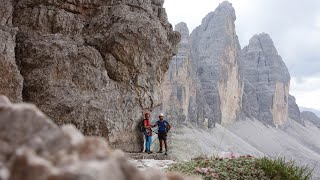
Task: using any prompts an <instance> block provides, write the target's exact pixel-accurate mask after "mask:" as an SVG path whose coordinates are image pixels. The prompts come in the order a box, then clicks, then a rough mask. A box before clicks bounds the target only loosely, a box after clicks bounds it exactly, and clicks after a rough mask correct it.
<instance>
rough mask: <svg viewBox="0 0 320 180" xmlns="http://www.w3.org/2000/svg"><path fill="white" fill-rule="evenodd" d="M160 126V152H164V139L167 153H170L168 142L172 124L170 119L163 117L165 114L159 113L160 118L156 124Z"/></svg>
mask: <svg viewBox="0 0 320 180" xmlns="http://www.w3.org/2000/svg"><path fill="white" fill-rule="evenodd" d="M155 126H158V139H159V144H160V150H159V151H158V153H162V141H163V142H164V147H165V149H166V152H165V155H168V144H167V133H168V131H169V130H170V127H171V126H170V124H169V123H168V121H166V120H164V119H163V114H162V113H161V114H159V120H158V121H157V123H156V124H155V125H154V127H155Z"/></svg>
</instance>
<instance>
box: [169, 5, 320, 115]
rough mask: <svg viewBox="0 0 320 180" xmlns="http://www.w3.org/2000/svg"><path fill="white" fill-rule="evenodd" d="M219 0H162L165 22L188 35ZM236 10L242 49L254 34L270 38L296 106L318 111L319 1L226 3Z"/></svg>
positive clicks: (319, 100) (319, 57)
mask: <svg viewBox="0 0 320 180" xmlns="http://www.w3.org/2000/svg"><path fill="white" fill-rule="evenodd" d="M221 2H223V0H165V5H164V6H165V8H166V10H167V14H168V18H169V21H170V22H171V23H172V25H175V24H177V23H179V22H181V21H184V22H186V23H187V24H188V27H189V30H190V33H191V31H192V30H193V29H194V28H195V27H197V26H199V25H200V23H201V20H202V18H203V17H205V16H206V15H207V14H208V13H209V12H211V11H214V10H215V8H216V7H217V6H218V5H219V3H221ZM229 2H231V3H232V4H233V7H234V8H235V10H236V15H237V20H236V30H237V34H238V36H239V41H240V44H241V46H242V47H244V46H245V45H247V44H248V42H249V39H250V38H251V37H252V36H253V35H254V34H257V33H261V32H265V33H268V34H270V36H271V38H272V39H273V41H274V44H275V46H276V48H277V49H278V52H279V54H280V55H281V56H282V58H283V60H284V62H285V63H286V64H287V67H288V69H289V71H290V74H291V90H290V93H291V94H292V95H294V96H295V97H296V99H297V103H298V105H299V106H303V107H309V108H314V109H318V110H320V0H229Z"/></svg>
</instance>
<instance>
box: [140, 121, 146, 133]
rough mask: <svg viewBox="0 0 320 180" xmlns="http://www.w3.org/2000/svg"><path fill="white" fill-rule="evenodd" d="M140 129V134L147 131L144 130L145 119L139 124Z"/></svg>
mask: <svg viewBox="0 0 320 180" xmlns="http://www.w3.org/2000/svg"><path fill="white" fill-rule="evenodd" d="M138 128H139V131H140V132H144V131H145V130H146V129H145V128H144V119H143V120H141V121H140V122H139V124H138Z"/></svg>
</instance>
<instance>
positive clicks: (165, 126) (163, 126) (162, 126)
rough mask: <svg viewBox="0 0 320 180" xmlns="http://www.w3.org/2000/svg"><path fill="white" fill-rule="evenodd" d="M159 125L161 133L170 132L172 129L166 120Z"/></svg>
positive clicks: (159, 122)
mask: <svg viewBox="0 0 320 180" xmlns="http://www.w3.org/2000/svg"><path fill="white" fill-rule="evenodd" d="M157 124H158V127H159V129H158V131H159V132H169V130H170V128H171V126H170V124H169V123H168V121H166V120H163V121H162V122H161V121H158V122H157Z"/></svg>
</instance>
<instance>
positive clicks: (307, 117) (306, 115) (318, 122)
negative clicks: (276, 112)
mask: <svg viewBox="0 0 320 180" xmlns="http://www.w3.org/2000/svg"><path fill="white" fill-rule="evenodd" d="M301 120H302V121H304V122H305V121H309V122H311V123H312V124H314V125H315V126H317V127H319V128H320V118H319V117H318V116H317V115H316V114H315V113H313V112H310V111H302V112H301Z"/></svg>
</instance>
